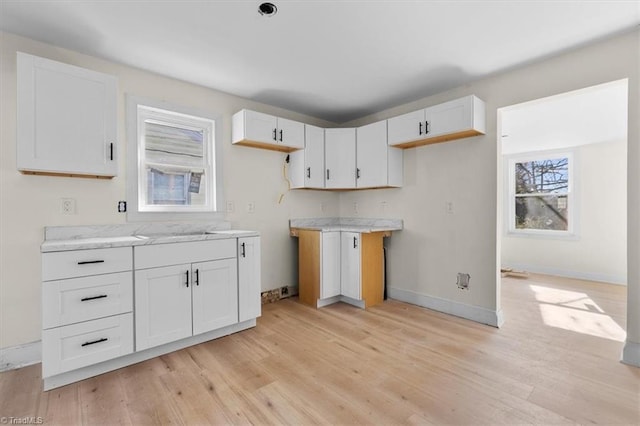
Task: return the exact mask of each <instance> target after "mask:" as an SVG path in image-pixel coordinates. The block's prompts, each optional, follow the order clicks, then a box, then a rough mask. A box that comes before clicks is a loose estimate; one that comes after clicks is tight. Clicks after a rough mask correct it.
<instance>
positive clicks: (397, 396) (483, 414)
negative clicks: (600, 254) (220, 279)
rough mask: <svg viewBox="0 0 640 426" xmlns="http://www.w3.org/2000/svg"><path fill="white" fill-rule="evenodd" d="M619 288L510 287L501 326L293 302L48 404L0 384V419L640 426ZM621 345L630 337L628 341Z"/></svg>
mask: <svg viewBox="0 0 640 426" xmlns="http://www.w3.org/2000/svg"><path fill="white" fill-rule="evenodd" d="M625 292H626V289H625V288H624V287H621V286H613V285H607V284H601V283H593V282H585V281H578V280H570V279H561V278H554V277H547V276H538V275H532V276H530V277H529V278H528V279H516V278H504V279H503V283H502V294H503V295H502V299H503V310H504V313H505V318H506V322H505V325H504V327H503V328H501V329H496V328H492V327H488V326H483V325H480V324H477V323H474V322H471V321H467V320H464V319H460V318H456V317H452V316H448V315H444V314H440V313H437V312H433V311H429V310H427V309H423V308H419V307H416V306H412V305H408V304H404V303H401V302H396V301H386V302H385V303H384V304H383V305H381V306H377V307H373V308H370V309H368V310H367V311H363V310H360V309H357V308H354V307H351V306H349V305H345V304H336V305H332V306H329V307H326V308H322V309H320V310H315V309H313V308H310V307H307V306H304V305H302V304H301V303H298V302H297V301H296V300H295V299H288V300H283V301H280V302H277V303H274V304H270V305H265V306H263V316H262V317H261V318H259V320H258V326H257V327H256V328H253V329H251V330H247V331H244V332H241V333H238V334H235V335H232V336H228V337H225V338H222V339H219V340H215V341H212V342H207V343H204V344H201V345H198V346H194V347H191V348H188V349H184V350H181V351H178V352H174V353H172V354H168V355H165V356H161V357H159V358H155V359H152V360H149V361H146V362H142V363H139V364H136V365H133V366H130V367H127V368H123V369H120V370H117V371H114V372H111V373H107V374H104V375H101V376H99V377H95V378H92V379H88V380H85V381H82V382H79V383H75V384H71V385H68V386H65V387H62V388H58V389H54V390H52V391H49V392H42V391H41V388H42V385H41V377H40V365H39V364H38V365H34V366H30V367H26V368H22V369H20V370H14V371H10V372H5V373H2V374H0V417H5V418H6V417H13V418H17V419H22V418H24V417H38V416H39V417H41V418H42V420H43V421H44V423H45V424H47V425H49V424H61V425H72V424H87V425H89V424H90V425H99V424H125V425H128V424H131V425H142V424H178V425H180V424H295V425H307V424H344V425H352V424H376V425H392V424H456V425H462V424H469V425H472V424H473V425H476V424H483V425H486V424H491V425H493V424H576V423H580V424H586V423H598V424H606V425H610V424H629V425H632V424H640V412H639V410H640V399H639V398H640V397H639V394H640V369H638V368H634V367H630V366H627V365H624V364H621V363H620V362H619V358H620V353H621V350H622V346H623V339H624V334H623V331H621V330H623V329H624V320H625V310H626V309H625ZM621 333H622V334H621Z"/></svg>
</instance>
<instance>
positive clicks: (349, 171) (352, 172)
mask: <svg viewBox="0 0 640 426" xmlns="http://www.w3.org/2000/svg"><path fill="white" fill-rule="evenodd" d="M324 162H325V168H326V171H325V188H327V189H353V188H355V187H356V129H355V128H345V129H325V131H324Z"/></svg>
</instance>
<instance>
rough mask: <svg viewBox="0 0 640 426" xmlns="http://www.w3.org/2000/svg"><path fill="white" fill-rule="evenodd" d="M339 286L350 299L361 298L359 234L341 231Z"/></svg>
mask: <svg viewBox="0 0 640 426" xmlns="http://www.w3.org/2000/svg"><path fill="white" fill-rule="evenodd" d="M340 251H341V253H340V257H341V262H340V287H341V291H342V294H343V295H345V296H347V297H350V298H352V299H356V300H360V299H361V298H362V294H361V286H360V234H359V233H357V232H342V235H341V236H340Z"/></svg>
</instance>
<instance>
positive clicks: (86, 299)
mask: <svg viewBox="0 0 640 426" xmlns="http://www.w3.org/2000/svg"><path fill="white" fill-rule="evenodd" d="M105 297H107V295H106V294H101V295H100V296H91V297H83V298H82V299H80V301H81V302H88V301H89V300H96V299H104V298H105Z"/></svg>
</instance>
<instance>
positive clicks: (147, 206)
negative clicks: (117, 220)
mask: <svg viewBox="0 0 640 426" xmlns="http://www.w3.org/2000/svg"><path fill="white" fill-rule="evenodd" d="M161 106H162V107H159V106H158V103H154V102H148V101H147V102H145V101H143V100H139V99H137V98H132V99H130V100H129V105H128V108H129V125H130V127H132V128H130V130H129V134H130V139H129V143H130V144H132V146H131V148H130V149H129V154H130V157H131V158H130V161H131V165H130V168H129V173H130V175H129V176H130V178H131V177H134V176H135V182H131V183H130V184H129V185H128V186H129V191H130V192H129V204H130V207H131V208H130V210H132V211H133V213H134V216H135V215H136V214H141V215H142V216H145V215H146V217H142V219H145V218H149V214H154V215H155V214H164V215H165V216H167V215H168V216H169V217H168V218H170V219H171V218H172V217H173V218H175V217H176V215H182V214H185V213H186V214H190V215H194V214H196V215H198V214H199V215H202V214H206V213H209V214H210V213H213V212H215V211H216V208H217V207H218V204H219V203H220V199H221V194H219V191H220V190H221V187H222V185H221V183H220V182H219V177H220V176H221V173H220V172H219V170H218V168H219V161H218V163H217V162H216V160H218V159H217V158H216V157H217V155H216V135H217V134H219V131H217V129H216V125H217V124H218V123H216V119H214V118H207V117H204V116H200V115H195V114H191V113H187V112H185V111H184V110H183V109H182V108H176V107H170V106H167V105H164V104H162V105H161ZM133 123H135V126H131V125H132V124H133ZM217 166H218V167H217ZM131 204H133V205H131ZM165 218H166V217H165Z"/></svg>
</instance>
